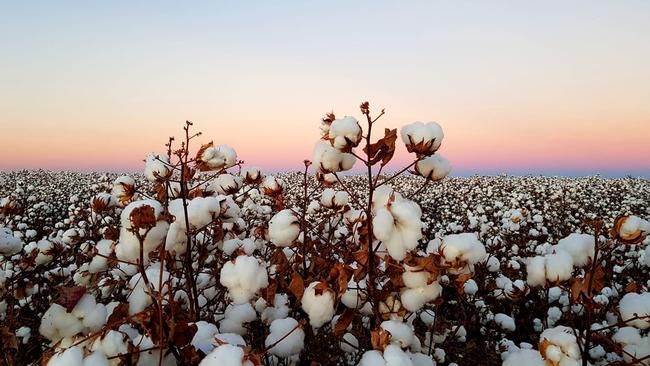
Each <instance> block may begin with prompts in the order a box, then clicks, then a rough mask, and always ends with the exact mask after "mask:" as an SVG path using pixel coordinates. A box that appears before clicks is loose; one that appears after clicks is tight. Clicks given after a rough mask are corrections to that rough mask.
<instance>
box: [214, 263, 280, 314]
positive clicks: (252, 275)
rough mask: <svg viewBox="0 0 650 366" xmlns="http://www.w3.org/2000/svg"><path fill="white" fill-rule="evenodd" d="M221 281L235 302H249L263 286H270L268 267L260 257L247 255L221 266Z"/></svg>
mask: <svg viewBox="0 0 650 366" xmlns="http://www.w3.org/2000/svg"><path fill="white" fill-rule="evenodd" d="M220 282H221V284H222V285H224V286H225V287H227V288H228V295H229V296H230V298H231V299H232V300H233V302H234V303H235V304H243V303H247V302H249V301H250V300H251V298H252V297H253V296H254V295H255V293H257V291H259V290H260V289H261V288H263V287H266V286H268V284H269V278H268V273H267V272H266V267H265V266H264V264H263V263H262V262H260V260H259V259H257V258H255V257H250V256H247V255H240V256H238V257H237V258H236V259H235V261H234V262H233V261H230V262H226V263H225V264H224V265H223V267H222V268H221V278H220Z"/></svg>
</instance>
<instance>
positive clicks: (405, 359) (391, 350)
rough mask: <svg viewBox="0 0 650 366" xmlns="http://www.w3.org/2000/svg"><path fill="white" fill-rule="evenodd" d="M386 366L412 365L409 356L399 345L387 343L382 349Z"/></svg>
mask: <svg viewBox="0 0 650 366" xmlns="http://www.w3.org/2000/svg"><path fill="white" fill-rule="evenodd" d="M384 360H386V366H413V362H411V358H410V357H409V356H408V355H407V354H406V352H404V351H402V349H401V348H400V347H399V346H396V345H394V344H389V345H388V346H386V349H384Z"/></svg>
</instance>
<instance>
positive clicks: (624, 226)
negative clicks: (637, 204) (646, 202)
mask: <svg viewBox="0 0 650 366" xmlns="http://www.w3.org/2000/svg"><path fill="white" fill-rule="evenodd" d="M614 226H615V230H616V229H617V230H618V233H617V236H618V237H619V238H621V239H623V240H626V241H634V240H637V239H642V238H643V237H645V236H647V235H648V234H650V221H647V220H644V219H642V218H640V217H638V216H624V217H622V218H620V219H619V220H617V221H616V223H615V225H614Z"/></svg>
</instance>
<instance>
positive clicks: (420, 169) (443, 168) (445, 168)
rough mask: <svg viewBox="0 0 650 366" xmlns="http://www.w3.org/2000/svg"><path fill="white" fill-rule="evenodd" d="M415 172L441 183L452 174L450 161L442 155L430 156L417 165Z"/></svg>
mask: <svg viewBox="0 0 650 366" xmlns="http://www.w3.org/2000/svg"><path fill="white" fill-rule="evenodd" d="M415 171H416V172H417V173H418V174H420V175H421V176H423V177H424V178H427V179H430V180H433V181H439V180H441V179H443V178H445V177H446V176H448V175H449V173H450V172H451V164H449V160H447V159H445V158H443V157H442V156H440V155H433V156H428V157H426V158H424V159H422V160H420V161H418V162H417V164H415Z"/></svg>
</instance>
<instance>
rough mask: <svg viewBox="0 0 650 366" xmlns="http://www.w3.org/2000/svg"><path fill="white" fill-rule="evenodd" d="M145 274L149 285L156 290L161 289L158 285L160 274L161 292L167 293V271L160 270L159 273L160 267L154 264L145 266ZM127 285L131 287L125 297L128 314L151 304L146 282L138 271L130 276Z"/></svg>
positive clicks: (139, 310)
mask: <svg viewBox="0 0 650 366" xmlns="http://www.w3.org/2000/svg"><path fill="white" fill-rule="evenodd" d="M145 274H146V276H147V279H148V280H149V285H150V286H151V287H152V288H153V289H155V290H156V291H161V289H160V288H159V286H158V285H159V283H160V278H161V276H162V283H163V288H162V291H161V292H162V294H163V295H164V294H166V293H167V290H168V286H169V283H168V281H169V278H170V275H169V272H167V271H162V274H161V271H160V267H158V266H155V267H149V268H147V269H146V270H145ZM129 287H130V288H131V289H132V291H131V294H130V295H129V297H128V299H127V300H128V301H129V314H130V315H133V314H136V313H139V312H141V311H143V310H144V309H146V308H147V306H149V305H151V304H152V302H153V300H152V299H151V296H150V295H149V292H150V291H148V290H147V289H146V284H145V282H144V279H143V278H142V275H141V274H140V273H136V274H135V275H134V276H133V277H131V279H130V280H129Z"/></svg>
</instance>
